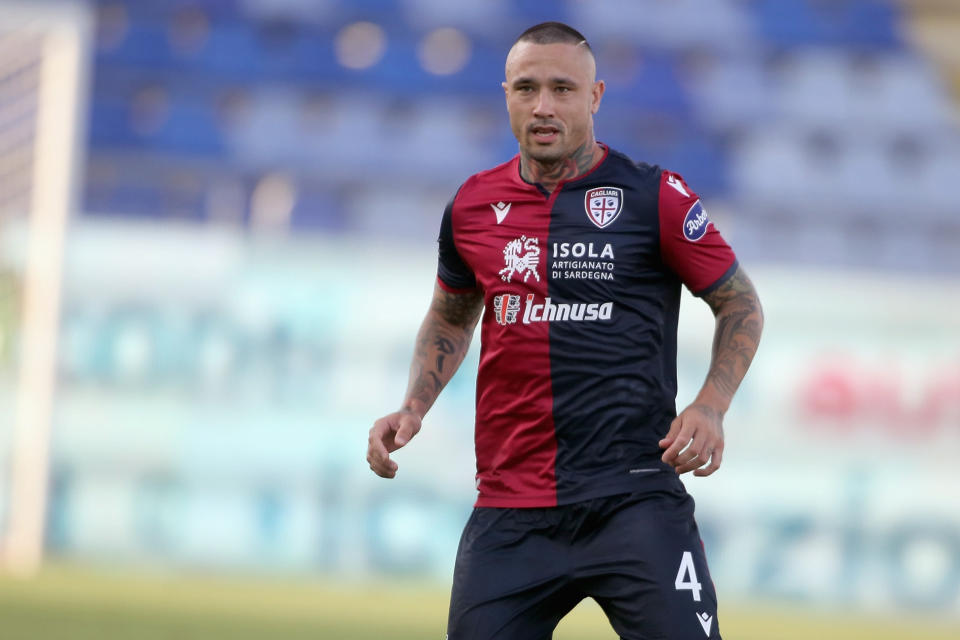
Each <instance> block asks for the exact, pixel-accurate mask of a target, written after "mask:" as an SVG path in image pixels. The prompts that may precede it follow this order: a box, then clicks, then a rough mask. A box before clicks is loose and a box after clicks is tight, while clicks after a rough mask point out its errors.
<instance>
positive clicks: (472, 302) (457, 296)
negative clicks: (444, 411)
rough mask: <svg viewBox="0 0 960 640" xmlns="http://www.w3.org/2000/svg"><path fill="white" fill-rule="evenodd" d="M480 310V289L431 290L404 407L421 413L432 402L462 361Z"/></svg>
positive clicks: (481, 298) (481, 302)
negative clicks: (430, 301) (470, 290)
mask: <svg viewBox="0 0 960 640" xmlns="http://www.w3.org/2000/svg"><path fill="white" fill-rule="evenodd" d="M482 310H483V295H482V294H481V293H480V292H470V293H449V292H447V291H444V290H443V289H441V288H440V287H437V288H436V289H435V290H434V296H433V302H432V304H431V305H430V310H429V311H428V312H427V317H426V318H424V320H423V324H422V325H421V326H420V332H419V333H418V334H417V342H416V347H415V348H414V354H413V362H412V363H411V365H410V383H409V385H408V386H407V395H406V397H405V399H404V402H403V408H405V409H409V410H413V411H419V412H420V415H423V414H424V413H426V411H427V410H428V409H429V408H430V407H431V406H433V403H434V402H435V401H436V399H437V396H438V395H440V391H441V390H442V389H443V387H444V386H446V384H447V382H449V381H450V378H452V377H453V374H454V373H455V372H456V371H457V368H458V367H459V366H460V363H461V362H463V358H464V356H465V355H466V354H467V348H468V347H469V346H470V339H471V338H472V337H473V330H474V328H475V327H476V326H477V321H478V320H479V319H480V312H481V311H482Z"/></svg>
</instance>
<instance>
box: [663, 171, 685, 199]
mask: <svg viewBox="0 0 960 640" xmlns="http://www.w3.org/2000/svg"><path fill="white" fill-rule="evenodd" d="M667 184H668V185H670V186H671V187H673V188H674V189H676V190H677V191H679V192H680V193H682V194H683V195H685V196H686V197H688V198H689V197H690V194H689V193H687V190H686V189H684V188H683V183H682V182H680V180H679V179H678V178H677V176H667Z"/></svg>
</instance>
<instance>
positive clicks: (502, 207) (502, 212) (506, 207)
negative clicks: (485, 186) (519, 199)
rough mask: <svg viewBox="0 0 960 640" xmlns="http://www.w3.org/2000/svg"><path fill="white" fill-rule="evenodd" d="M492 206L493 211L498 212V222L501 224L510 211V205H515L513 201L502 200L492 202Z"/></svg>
mask: <svg viewBox="0 0 960 640" xmlns="http://www.w3.org/2000/svg"><path fill="white" fill-rule="evenodd" d="M490 206H491V207H492V208H493V212H494V213H495V214H497V224H500V223H501V222H503V219H504V218H506V217H507V214H508V213H510V207H511V206H513V203H512V202H504V201H503V200H501V201H500V202H498V203H497V204H491V205H490Z"/></svg>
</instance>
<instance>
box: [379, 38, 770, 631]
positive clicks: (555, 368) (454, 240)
mask: <svg viewBox="0 0 960 640" xmlns="http://www.w3.org/2000/svg"><path fill="white" fill-rule="evenodd" d="M595 74H596V68H595V62H594V57H593V53H592V52H591V49H590V46H589V45H588V44H587V42H586V40H585V39H584V37H583V36H582V35H581V34H580V33H578V32H577V31H575V30H574V29H572V28H570V27H568V26H566V25H564V24H560V23H555V22H554V23H544V24H540V25H537V26H535V27H531V28H530V29H528V30H527V31H526V32H524V33H523V34H522V35H521V36H520V37H519V38H518V40H517V42H516V43H515V44H514V46H513V47H512V48H511V50H510V52H509V55H508V56H507V62H506V81H505V82H504V83H503V89H504V92H505V93H506V102H507V110H508V112H509V115H510V125H511V128H512V129H513V133H514V135H515V136H516V138H517V140H518V142H519V148H520V152H519V154H518V155H517V156H516V157H514V158H513V159H512V160H511V161H509V162H507V163H505V164H503V165H500V166H498V167H495V168H493V169H491V170H489V171H485V172H482V173H479V174H476V175H474V176H472V177H471V178H470V179H468V180H467V181H466V182H465V183H464V184H463V185H462V186H461V187H460V189H459V191H458V192H457V194H456V196H455V197H454V199H453V200H452V201H451V202H450V204H449V205H448V206H447V208H446V210H445V212H444V215H443V220H442V223H441V229H440V238H439V254H440V258H439V267H438V278H437V284H436V286H435V289H434V297H433V301H432V303H431V305H430V309H429V311H428V312H427V316H426V318H425V320H424V322H423V325H422V326H421V327H420V331H419V334H418V336H417V341H416V349H415V354H414V358H413V364H412V367H411V372H410V383H409V386H408V389H407V393H406V396H405V398H404V400H403V405H402V407H401V409H400V410H399V411H397V412H395V413H391V414H390V415H388V416H385V417H384V418H381V419H380V420H378V421H377V422H376V423H375V424H374V426H373V428H372V429H371V430H370V438H369V442H368V445H369V446H368V450H367V461H368V462H369V464H370V467H371V468H372V469H373V471H374V472H376V473H377V474H378V475H380V476H383V477H385V478H392V477H394V475H395V474H396V472H397V464H396V463H395V462H394V461H393V460H392V459H391V458H390V453H392V452H393V451H396V450H397V449H399V448H400V447H403V446H404V445H406V444H407V443H408V442H409V441H410V439H411V438H412V437H413V436H415V435H416V434H417V432H418V431H419V430H420V426H421V420H422V418H423V416H424V414H426V412H427V410H428V409H429V408H430V407H431V405H432V404H433V402H434V401H435V400H436V398H437V395H438V394H439V393H440V390H441V389H442V388H443V387H444V385H445V384H446V383H447V382H448V381H449V380H450V378H451V376H453V373H454V372H455V371H456V369H457V367H458V366H459V365H460V363H461V362H462V360H463V357H464V355H465V354H466V352H467V347H468V345H469V343H470V338H471V336H472V334H473V331H474V328H475V326H476V323H477V321H478V320H479V319H480V318H481V316H482V318H483V323H482V329H481V355H480V366H479V371H478V378H477V415H476V454H477V477H476V481H477V490H478V493H479V496H478V499H477V502H476V506H475V508H474V511H473V514H472V515H471V517H470V520H469V522H468V523H467V525H466V528H465V530H464V532H463V537H462V538H461V541H460V548H459V550H458V552H457V560H456V567H455V570H454V580H453V591H452V595H451V601H450V615H449V621H448V629H447V633H448V638H449V639H450V640H493V639H496V640H540V639H545V638H550V637H551V636H552V633H553V630H554V628H555V627H556V625H557V623H558V622H559V621H560V619H561V618H562V617H563V616H564V615H565V614H566V613H567V612H569V611H570V610H571V609H572V608H573V607H574V606H575V605H576V604H577V603H578V602H579V601H580V600H581V599H583V598H585V597H592V598H594V599H595V600H596V601H597V602H598V603H599V604H600V606H601V607H602V608H603V610H604V612H605V613H606V615H607V617H608V618H609V620H610V623H611V624H612V626H613V628H614V629H615V630H616V632H617V633H618V634H619V635H620V636H621V637H622V638H625V639H631V640H632V639H638V640H639V639H641V638H643V639H651V638H669V639H679V640H686V639H691V640H692V639H694V638H697V639H702V638H705V637H706V638H719V637H720V633H719V625H718V622H717V609H716V606H717V603H716V594H715V592H714V587H713V584H712V582H711V580H710V575H709V572H708V570H707V564H706V558H705V555H704V551H703V546H702V543H701V541H700V537H699V534H698V531H697V526H696V523H695V521H694V517H693V510H694V505H693V499H692V498H691V497H690V496H689V495H688V494H687V493H686V491H685V490H684V487H683V484H682V482H681V481H680V479H679V474H682V473H686V472H689V471H693V472H694V475H698V476H708V475H710V474H712V473H713V472H715V471H716V470H717V469H718V468H719V467H720V464H721V461H722V456H723V447H724V441H723V427H722V421H723V415H724V413H725V412H726V410H727V408H728V406H729V405H730V401H731V399H732V397H733V394H734V392H735V391H736V389H737V387H738V386H739V384H740V381H741V380H742V379H743V376H744V374H745V373H746V371H747V367H748V366H749V364H750V362H751V360H752V359H753V355H754V353H755V352H756V349H757V345H758V342H759V339H760V333H761V328H762V324H763V316H762V312H761V308H760V303H759V301H758V299H757V295H756V292H755V291H754V288H753V285H752V284H751V283H750V280H749V279H748V278H747V276H746V274H745V273H744V272H743V270H742V269H741V268H740V267H739V265H738V263H737V261H736V259H735V257H734V254H733V252H732V251H731V249H730V248H729V246H728V245H727V244H726V243H725V242H724V240H723V239H722V237H721V236H720V234H719V232H718V231H717V230H716V228H715V227H714V226H713V225H712V223H711V222H710V220H709V219H708V218H707V214H706V211H705V210H704V208H703V207H702V205H701V204H700V201H699V199H698V197H697V196H696V194H695V193H694V192H693V191H692V190H691V189H690V187H688V186H687V184H686V183H685V182H684V181H683V180H682V178H680V176H678V175H677V174H675V173H671V172H669V171H664V170H661V169H660V168H659V167H655V166H651V165H647V164H643V163H640V164H634V163H633V162H632V161H630V160H629V159H628V158H626V157H625V156H623V155H622V154H619V153H617V152H616V151H614V150H612V149H610V148H609V147H607V146H605V145H603V144H600V143H598V142H597V141H596V140H595V138H594V134H593V114H595V113H597V110H598V109H599V107H600V101H601V98H602V97H603V92H604V83H603V81H598V80H596V79H595ZM681 284H683V285H686V286H687V287H688V288H689V289H690V290H691V291H692V292H693V293H694V294H696V295H698V296H700V297H702V298H703V299H704V300H705V301H706V302H707V304H709V305H710V307H711V309H712V310H713V312H714V314H715V316H716V327H715V331H714V341H713V354H712V361H711V365H710V369H709V372H708V374H707V378H706V381H705V382H704V384H703V387H702V388H701V389H700V392H699V393H698V394H697V397H696V399H695V400H694V402H693V403H692V404H691V405H690V406H688V407H687V408H686V409H684V410H683V411H682V412H681V413H680V414H679V415H677V413H676V405H675V398H676V339H677V317H678V313H679V304H680V287H681Z"/></svg>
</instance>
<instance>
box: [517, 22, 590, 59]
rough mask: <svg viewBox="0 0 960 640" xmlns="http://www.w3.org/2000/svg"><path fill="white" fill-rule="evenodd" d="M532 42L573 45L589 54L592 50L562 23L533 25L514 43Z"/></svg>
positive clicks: (583, 39)
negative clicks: (582, 48) (580, 47)
mask: <svg viewBox="0 0 960 640" xmlns="http://www.w3.org/2000/svg"><path fill="white" fill-rule="evenodd" d="M517 42H532V43H534V44H558V43H564V44H574V45H578V46H582V47H584V48H585V49H586V50H587V51H589V52H590V53H591V54H592V53H593V49H591V48H590V43H589V42H587V39H586V38H585V37H583V34H582V33H580V32H579V31H577V30H576V29H574V28H573V27H571V26H569V25H565V24H563V23H562V22H541V23H540V24H535V25H533V26H532V27H530V28H529V29H527V30H526V31H524V32H523V33H521V34H520V37H518V38H517V40H516V42H514V43H513V44H517Z"/></svg>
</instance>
